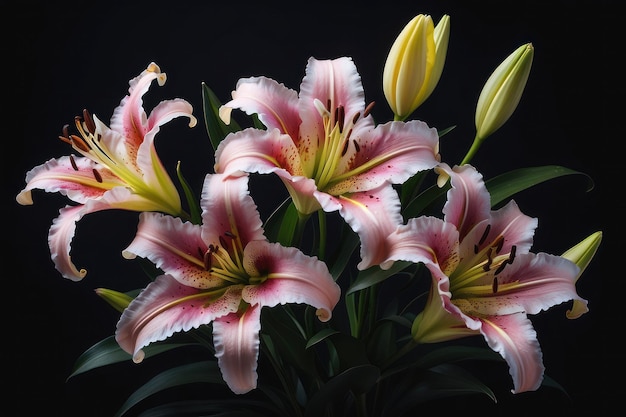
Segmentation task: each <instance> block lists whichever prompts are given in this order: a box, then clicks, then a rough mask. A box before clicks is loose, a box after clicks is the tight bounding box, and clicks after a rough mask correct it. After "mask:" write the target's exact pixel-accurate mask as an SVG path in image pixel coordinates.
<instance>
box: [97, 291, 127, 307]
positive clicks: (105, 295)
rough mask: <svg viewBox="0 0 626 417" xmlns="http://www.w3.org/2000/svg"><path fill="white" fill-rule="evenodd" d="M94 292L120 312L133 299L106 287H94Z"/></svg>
mask: <svg viewBox="0 0 626 417" xmlns="http://www.w3.org/2000/svg"><path fill="white" fill-rule="evenodd" d="M96 294H98V295H99V296H100V298H102V299H103V300H104V301H106V302H107V303H109V304H110V305H111V306H112V307H113V308H114V309H116V310H117V311H119V312H120V313H121V312H122V311H124V309H126V307H128V304H130V302H131V301H133V297H131V296H129V295H127V294H124V293H122V292H119V291H115V290H110V289H108V288H96Z"/></svg>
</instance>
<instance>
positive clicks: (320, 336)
mask: <svg viewBox="0 0 626 417" xmlns="http://www.w3.org/2000/svg"><path fill="white" fill-rule="evenodd" d="M336 333H339V332H338V331H337V330H335V329H322V330H320V331H319V332H317V333H316V334H315V335H313V337H312V338H310V339H309V341H308V342H306V346H305V349H308V348H310V347H311V346H313V345H315V344H317V343H319V342H321V341H322V340H324V339H326V338H327V337H329V336H332V335H334V334H336Z"/></svg>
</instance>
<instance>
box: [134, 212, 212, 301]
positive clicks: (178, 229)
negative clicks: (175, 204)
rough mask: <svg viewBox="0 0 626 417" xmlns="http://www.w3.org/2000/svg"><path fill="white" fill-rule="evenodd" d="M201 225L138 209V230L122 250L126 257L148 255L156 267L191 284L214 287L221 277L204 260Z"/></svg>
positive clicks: (146, 256) (183, 282) (144, 256)
mask: <svg viewBox="0 0 626 417" xmlns="http://www.w3.org/2000/svg"><path fill="white" fill-rule="evenodd" d="M200 233H201V231H200V226H198V225H194V224H192V223H189V222H184V223H183V221H182V220H180V219H179V218H177V217H172V216H168V215H165V214H161V213H141V214H140V215H139V225H138V226H137V234H136V236H135V238H134V239H133V241H132V242H131V243H130V245H128V247H127V248H126V249H125V250H124V251H123V252H122V254H123V256H124V257H125V258H127V259H132V258H134V257H135V256H140V257H142V258H147V259H150V260H151V261H152V262H154V264H155V265H156V266H157V268H161V269H162V270H163V271H164V272H165V273H167V274H170V275H171V276H172V277H174V278H175V279H176V280H178V282H180V283H181V284H184V285H188V286H190V287H193V288H200V289H206V288H214V287H216V286H221V285H222V284H223V281H222V280H221V279H220V278H216V277H214V276H212V275H211V274H210V273H209V271H207V269H206V266H205V264H204V253H205V252H206V250H207V245H206V243H205V242H204V241H203V240H202V237H201V236H200Z"/></svg>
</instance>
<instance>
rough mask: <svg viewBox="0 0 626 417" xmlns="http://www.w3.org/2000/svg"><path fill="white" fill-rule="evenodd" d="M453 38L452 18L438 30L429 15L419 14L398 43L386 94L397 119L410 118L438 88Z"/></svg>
mask: <svg viewBox="0 0 626 417" xmlns="http://www.w3.org/2000/svg"><path fill="white" fill-rule="evenodd" d="M449 37H450V17H449V16H448V15H444V16H443V17H442V18H441V20H440V21H439V23H438V24H437V27H434V25H433V20H432V18H431V17H430V16H429V15H423V14H419V15H417V16H415V17H414V18H413V19H411V21H410V22H409V23H408V24H407V25H406V26H405V27H404V29H402V32H400V34H399V35H398V37H397V38H396V40H395V41H394V43H393V45H392V46H391V49H390V51H389V55H388V56H387V61H386V62H385V67H384V69H383V92H384V94H385V98H386V99H387V102H388V103H389V106H390V107H391V110H392V111H393V113H394V115H395V116H394V118H395V119H396V120H404V119H406V118H407V117H408V116H409V115H410V114H411V113H413V111H415V109H417V108H418V107H419V106H420V105H421V104H422V103H423V102H424V101H425V100H426V99H427V98H428V97H429V96H430V94H431V93H432V92H433V90H434V89H435V86H436V85H437V83H438V82H439V78H440V77H441V73H442V71H443V65H444V62H445V59H446V53H447V50H448V39H449Z"/></svg>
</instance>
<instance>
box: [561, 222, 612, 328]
mask: <svg viewBox="0 0 626 417" xmlns="http://www.w3.org/2000/svg"><path fill="white" fill-rule="evenodd" d="M601 241H602V232H595V233H592V234H590V235H589V236H587V238H585V239H583V240H582V241H581V242H580V243H579V244H577V245H576V246H573V247H572V248H570V249H568V250H567V251H565V252H564V253H563V255H561V256H562V257H563V258H565V259H569V260H570V261H572V262H574V263H575V264H576V265H578V267H579V268H580V272H579V273H578V276H577V277H576V281H578V278H580V276H581V275H582V273H583V271H584V270H585V268H587V266H588V265H589V263H590V262H591V259H593V257H594V255H595V254H596V251H597V250H598V247H599V246H600V242H601ZM587 311H589V309H588V308H587V306H586V305H585V304H584V303H582V302H580V301H578V300H574V303H573V305H572V308H571V310H568V311H567V313H566V316H567V318H569V319H576V318H578V317H580V316H582V315H583V314H585V313H586V312H587Z"/></svg>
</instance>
